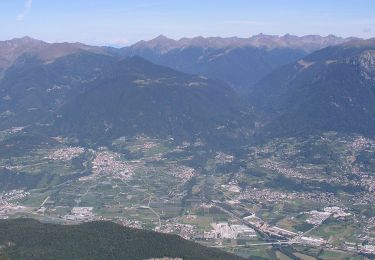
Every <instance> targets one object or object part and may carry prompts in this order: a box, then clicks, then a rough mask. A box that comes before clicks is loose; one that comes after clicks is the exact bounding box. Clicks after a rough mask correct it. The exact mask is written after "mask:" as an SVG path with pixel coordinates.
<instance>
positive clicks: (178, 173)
mask: <svg viewBox="0 0 375 260" xmlns="http://www.w3.org/2000/svg"><path fill="white" fill-rule="evenodd" d="M170 174H171V175H172V176H173V177H176V178H179V179H181V180H183V181H184V182H187V181H189V180H190V179H191V178H193V177H194V175H195V170H194V169H193V168H191V167H187V166H177V167H174V168H173V169H172V170H171V172H170Z"/></svg>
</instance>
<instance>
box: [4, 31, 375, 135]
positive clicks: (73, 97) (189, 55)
mask: <svg viewBox="0 0 375 260" xmlns="http://www.w3.org/2000/svg"><path fill="white" fill-rule="evenodd" d="M327 46H328V47H327ZM322 48H323V49H322ZM373 48H374V42H373V40H367V41H365V40H360V39H353V38H346V39H344V38H339V37H335V36H331V35H330V36H327V37H321V36H303V37H297V36H291V35H285V36H282V37H278V36H267V35H257V36H253V37H251V38H248V39H241V38H235V37H234V38H219V37H217V38H203V37H197V38H192V39H188V38H183V39H181V40H179V41H175V40H171V39H168V38H166V37H164V36H160V37H158V38H156V39H154V40H151V41H149V42H145V41H141V42H139V43H137V44H135V45H133V46H130V47H127V48H124V49H121V50H118V49H117V50H116V49H112V48H107V47H92V46H87V45H83V44H79V43H72V44H70V43H54V44H49V43H45V42H42V41H38V40H34V39H31V38H28V37H25V38H22V39H14V40H10V41H5V42H0V59H1V60H2V61H3V62H2V68H3V76H2V79H1V81H0V98H1V103H0V109H1V111H0V114H1V117H2V120H1V123H0V126H1V127H2V128H3V129H6V128H9V127H12V126H25V125H30V124H35V123H38V124H47V125H50V126H52V128H51V129H55V130H53V131H57V130H56V129H59V130H58V132H56V133H55V134H65V135H69V136H71V135H75V136H79V137H80V139H86V140H105V139H113V138H118V137H121V136H122V135H130V136H134V135H139V134H146V135H151V136H156V137H168V136H169V137H174V138H177V139H180V140H184V139H188V140H194V139H200V138H203V139H210V138H213V137H214V136H220V138H217V139H215V140H216V141H217V140H219V139H220V140H221V139H223V138H224V137H230V138H231V139H232V140H235V139H240V140H242V138H245V137H246V138H251V136H252V135H253V134H254V133H255V132H256V133H257V134H259V133H262V134H264V133H266V132H269V129H271V128H272V129H280V130H277V131H276V130H273V131H272V132H273V133H274V134H276V133H277V134H282V135H284V134H286V135H288V134H301V133H309V132H316V131H330V130H339V131H358V132H361V133H366V134H372V133H373V130H372V129H374V127H373V124H374V123H373V122H374V107H375V106H374V104H375V103H374V97H373V95H374V94H373V93H374V92H373V84H374V80H373V71H374V69H373V66H374V65H373V61H374V52H373ZM315 50H316V51H315ZM313 51H315V52H313ZM309 53H310V54H309ZM135 55H136V56H141V57H143V58H144V59H148V60H150V61H151V62H154V63H156V64H162V65H163V66H165V67H163V66H160V65H155V64H152V63H150V62H149V61H146V60H144V59H143V58H139V57H134V58H129V57H128V56H130V57H132V56H135ZM306 55H307V56H306ZM167 67H170V68H172V69H169V68H167ZM178 70H179V71H182V72H178ZM185 73H193V74H196V75H198V76H190V75H188V74H185ZM202 76H205V77H206V76H209V78H211V79H212V78H213V79H214V80H209V79H206V78H205V77H202ZM236 92H240V93H248V94H246V95H247V96H248V98H243V97H240V96H239V95H237V94H236ZM254 118H257V122H258V123H257V126H256V127H255V125H254ZM264 127H265V128H264ZM307 130H308V131H307ZM51 131H52V130H51ZM257 134H256V135H257ZM224 139H225V138H224Z"/></svg>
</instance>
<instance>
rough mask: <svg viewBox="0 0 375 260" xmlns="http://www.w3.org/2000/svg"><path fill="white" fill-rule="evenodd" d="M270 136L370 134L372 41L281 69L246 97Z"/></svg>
mask: <svg viewBox="0 0 375 260" xmlns="http://www.w3.org/2000/svg"><path fill="white" fill-rule="evenodd" d="M249 99H250V103H251V104H252V105H254V106H255V108H256V109H257V111H262V112H264V113H265V114H266V115H269V116H270V117H271V118H272V119H271V123H270V125H269V126H268V127H267V128H268V130H269V131H270V132H272V133H273V134H287V135H291V136H292V135H299V134H311V133H317V132H324V131H339V132H346V133H351V132H356V133H361V134H365V135H366V134H367V135H369V134H370V135H373V134H375V41H374V40H373V39H372V40H366V41H353V42H350V43H345V44H343V45H339V46H332V47H328V48H325V49H323V50H320V51H317V52H314V53H312V54H310V55H308V56H306V57H305V58H303V59H300V60H298V61H297V62H295V63H292V64H290V65H287V66H284V67H281V68H279V69H277V70H275V71H274V72H272V73H271V74H269V75H268V76H267V77H265V78H264V79H263V80H261V81H260V82H259V83H258V84H257V85H256V86H255V87H254V89H253V90H252V91H251V92H250V94H249Z"/></svg>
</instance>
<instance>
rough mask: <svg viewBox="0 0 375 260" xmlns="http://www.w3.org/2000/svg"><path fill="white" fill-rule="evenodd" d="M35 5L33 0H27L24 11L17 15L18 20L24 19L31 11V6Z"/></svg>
mask: <svg viewBox="0 0 375 260" xmlns="http://www.w3.org/2000/svg"><path fill="white" fill-rule="evenodd" d="M32 5H33V0H26V2H25V7H24V8H23V10H22V12H21V13H19V14H18V15H17V21H23V20H24V19H25V17H26V16H27V15H28V14H29V13H30V10H31V7H32Z"/></svg>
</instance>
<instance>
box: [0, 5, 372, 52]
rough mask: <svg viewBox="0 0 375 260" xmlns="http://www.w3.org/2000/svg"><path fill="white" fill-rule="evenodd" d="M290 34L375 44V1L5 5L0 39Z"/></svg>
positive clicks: (106, 40) (111, 40)
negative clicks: (349, 38) (353, 38)
mask: <svg viewBox="0 0 375 260" xmlns="http://www.w3.org/2000/svg"><path fill="white" fill-rule="evenodd" d="M258 33H265V34H278V35H283V34H286V33H290V34H296V35H305V34H321V35H328V34H335V35H338V36H357V37H363V38H372V37H375V0H189V1H188V0H149V1H144V0H137V1H127V0H0V40H6V39H11V38H15V37H22V36H25V35H28V36H31V37H34V38H38V39H42V40H45V41H50V42H56V41H58V42H61V41H70V42H75V41H80V42H85V43H88V44H97V45H107V44H110V45H127V44H131V43H134V42H136V41H138V40H141V39H151V38H153V37H156V36H157V35H159V34H163V35H166V36H168V37H171V38H175V39H178V38H181V37H184V36H186V37H193V36H198V35H203V36H224V37H225V36H239V37H249V36H251V35H254V34H258Z"/></svg>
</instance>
